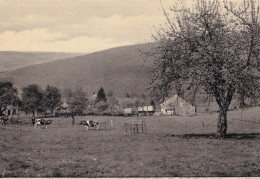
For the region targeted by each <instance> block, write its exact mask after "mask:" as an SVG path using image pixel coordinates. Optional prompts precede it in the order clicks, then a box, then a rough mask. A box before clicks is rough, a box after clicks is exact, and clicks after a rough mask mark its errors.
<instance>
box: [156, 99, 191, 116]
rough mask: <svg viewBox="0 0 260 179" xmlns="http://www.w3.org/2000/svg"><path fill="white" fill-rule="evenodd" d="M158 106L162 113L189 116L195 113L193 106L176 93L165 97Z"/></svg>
mask: <svg viewBox="0 0 260 179" xmlns="http://www.w3.org/2000/svg"><path fill="white" fill-rule="evenodd" d="M160 106H161V113H162V115H178V116H189V115H194V114H195V107H194V106H192V105H191V104H190V103H188V102H186V101H185V100H184V99H182V98H181V97H179V96H177V95H174V96H173V97H171V98H169V99H167V100H166V101H164V102H163V103H162V104H160Z"/></svg>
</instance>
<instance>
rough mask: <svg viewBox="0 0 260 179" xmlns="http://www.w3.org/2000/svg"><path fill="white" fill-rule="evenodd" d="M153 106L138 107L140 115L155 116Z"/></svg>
mask: <svg viewBox="0 0 260 179" xmlns="http://www.w3.org/2000/svg"><path fill="white" fill-rule="evenodd" d="M154 112H155V111H154V107H153V106H141V107H138V114H140V115H153V114H154Z"/></svg>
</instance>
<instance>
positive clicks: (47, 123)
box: [34, 119, 52, 129]
mask: <svg viewBox="0 0 260 179" xmlns="http://www.w3.org/2000/svg"><path fill="white" fill-rule="evenodd" d="M51 122H52V121H51V120H44V119H36V122H35V125H34V128H36V127H38V128H40V125H44V126H45V128H46V129H47V128H48V127H47V126H48V125H50V124H51Z"/></svg>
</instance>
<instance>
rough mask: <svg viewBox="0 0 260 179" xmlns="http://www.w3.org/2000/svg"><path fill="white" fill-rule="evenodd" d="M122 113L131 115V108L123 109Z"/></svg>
mask: <svg viewBox="0 0 260 179" xmlns="http://www.w3.org/2000/svg"><path fill="white" fill-rule="evenodd" d="M123 111H124V113H125V114H132V108H125V109H124V110H123Z"/></svg>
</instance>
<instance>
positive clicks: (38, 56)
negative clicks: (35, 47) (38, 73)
mask: <svg viewBox="0 0 260 179" xmlns="http://www.w3.org/2000/svg"><path fill="white" fill-rule="evenodd" d="M78 55H80V54H76V53H57V52H12V51H8V52H7V51H2V52H1V51H0V64H1V65H0V72H6V71H13V70H16V69H18V68H22V67H27V66H29V65H34V64H41V63H46V62H50V61H54V60H58V59H64V58H70V57H75V56H78Z"/></svg>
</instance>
